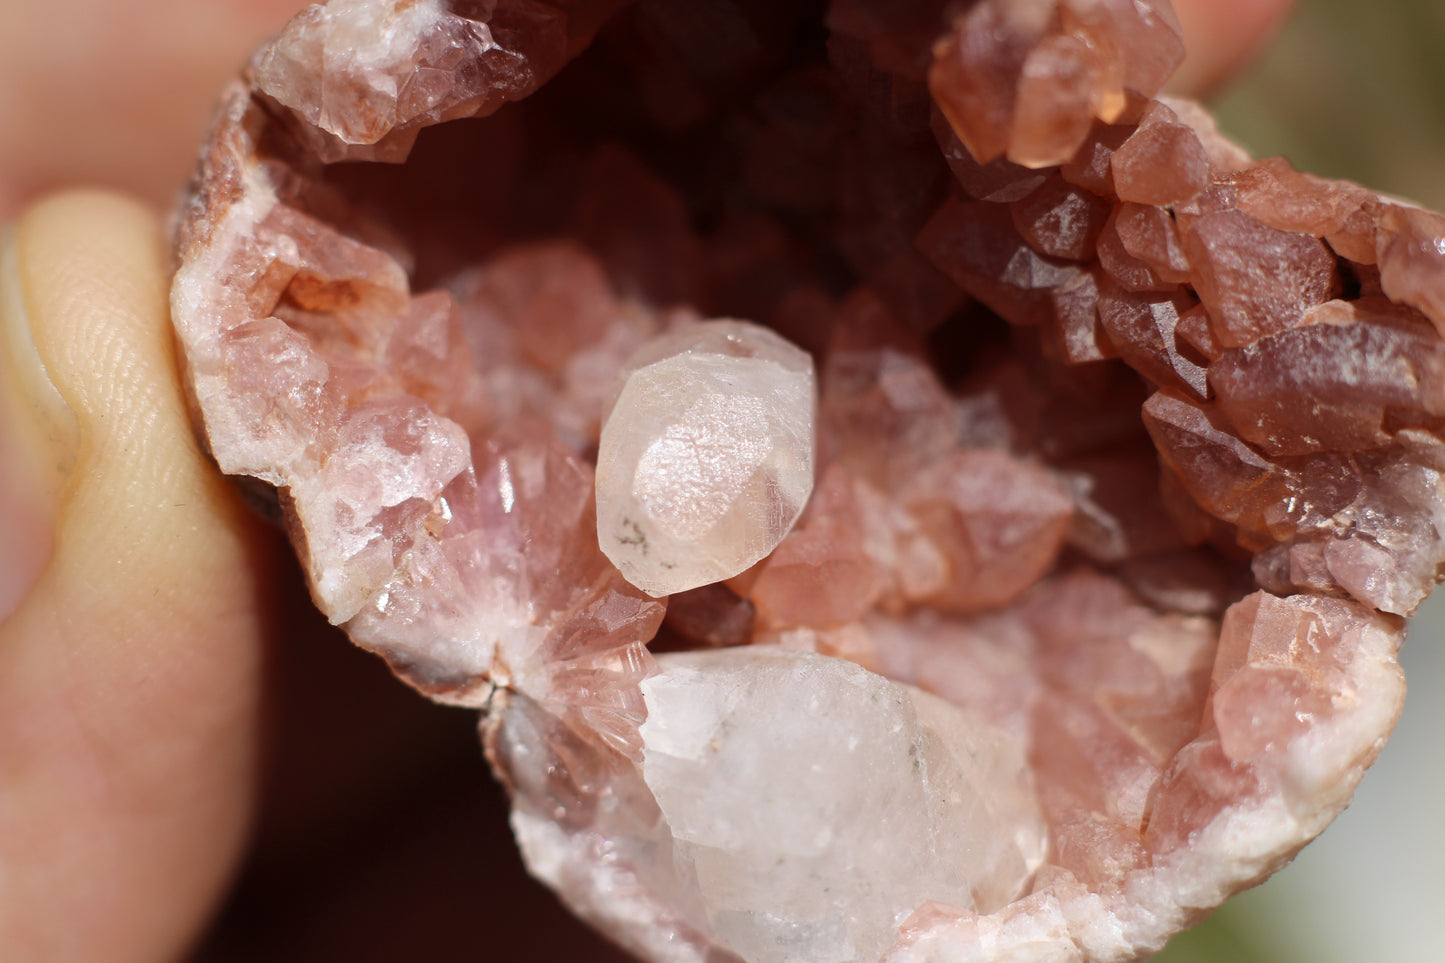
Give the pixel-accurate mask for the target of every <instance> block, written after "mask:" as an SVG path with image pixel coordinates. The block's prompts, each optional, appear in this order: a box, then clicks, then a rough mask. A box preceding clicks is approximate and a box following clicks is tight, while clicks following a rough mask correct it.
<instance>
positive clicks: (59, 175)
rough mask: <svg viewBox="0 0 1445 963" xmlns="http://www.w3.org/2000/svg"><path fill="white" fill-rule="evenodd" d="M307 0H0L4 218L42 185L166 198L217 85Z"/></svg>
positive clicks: (182, 171) (185, 167) (187, 161)
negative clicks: (102, 188)
mask: <svg viewBox="0 0 1445 963" xmlns="http://www.w3.org/2000/svg"><path fill="white" fill-rule="evenodd" d="M305 5H306V3H305V0H229V2H219V3H218V2H209V3H197V2H196V0H46V2H45V3H0V90H3V91H4V92H0V221H4V220H8V219H9V218H10V217H13V216H14V215H15V213H16V212H17V208H16V207H15V206H14V205H16V204H18V203H20V202H22V201H23V200H24V199H25V198H26V197H34V196H36V194H37V193H38V192H39V191H41V190H47V189H54V188H55V187H57V186H61V185H65V184H74V183H85V184H105V185H108V186H113V187H118V188H122V189H124V190H127V191H133V192H137V193H139V194H140V195H141V196H143V197H144V198H146V199H147V200H149V201H151V202H152V203H156V204H169V203H171V201H172V198H173V195H174V192H175V190H176V187H177V185H179V184H181V183H182V182H183V181H184V179H185V177H186V175H187V174H188V173H189V172H190V166H191V164H192V163H193V158H194V156H195V150H196V145H197V144H199V143H200V142H201V135H202V132H203V130H204V128H205V125H206V118H207V116H208V115H209V113H210V110H211V105H212V104H213V103H214V101H215V97H216V92H217V91H218V90H220V88H221V86H222V84H224V83H225V82H226V81H227V80H229V79H230V78H231V77H233V76H235V75H236V73H237V72H238V71H239V70H240V68H241V65H242V63H244V61H245V59H246V57H247V55H248V54H249V53H250V52H251V50H252V49H253V48H255V46H256V45H257V44H258V43H260V41H261V40H262V39H263V38H265V37H266V36H267V35H269V34H271V33H274V32H275V31H277V30H279V29H280V28H281V25H282V24H283V23H285V22H286V19H287V18H288V17H290V16H291V15H292V14H294V13H295V12H296V11H298V10H300V9H301V8H302V7H304V6H305Z"/></svg>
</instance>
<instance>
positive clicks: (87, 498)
mask: <svg viewBox="0 0 1445 963" xmlns="http://www.w3.org/2000/svg"><path fill="white" fill-rule="evenodd" d="M16 243H17V244H18V245H19V262H20V271H19V274H20V277H19V279H18V280H19V283H20V286H21V288H22V292H23V296H24V303H25V309H26V313H27V314H28V316H29V319H30V321H31V328H32V334H33V337H34V342H35V347H36V351H37V353H38V355H39V359H40V363H41V365H42V366H43V367H44V369H45V370H46V371H47V372H48V373H49V375H50V380H51V381H52V383H53V384H54V385H55V387H56V390H57V391H58V392H59V394H60V396H61V398H63V399H64V403H65V404H66V405H67V406H68V407H69V408H70V410H71V411H72V412H73V413H74V415H75V417H76V421H77V425H78V429H79V430H78V432H77V433H76V436H75V448H74V453H75V459H74V467H73V469H72V470H71V471H70V472H69V473H68V474H66V475H63V476H61V477H58V478H57V479H56V482H55V485H54V486H53V488H52V491H51V493H50V494H51V497H52V498H54V499H55V501H56V502H57V503H58V508H57V511H56V520H55V528H56V537H55V545H54V551H53V554H52V556H51V558H50V561H49V564H48V565H47V566H46V568H45V570H44V572H43V573H42V574H41V576H40V578H39V580H38V581H37V583H36V585H35V587H34V589H33V590H32V591H31V593H30V595H29V597H28V598H27V599H26V600H25V602H24V603H23V604H22V605H21V606H20V607H19V608H18V609H17V610H16V611H15V613H14V614H13V615H12V616H11V617H10V618H8V619H7V620H6V621H5V622H4V623H0V767H3V771H4V773H5V775H6V777H7V778H6V779H5V780H4V781H3V782H0V873H4V874H5V875H4V876H0V946H3V947H5V950H6V953H7V955H8V954H9V953H10V952H11V951H12V950H13V949H14V948H20V950H21V952H22V958H27V959H29V958H34V959H47V960H49V959H56V960H70V959H74V960H94V959H106V960H116V961H126V960H150V959H157V958H166V957H170V956H174V955H176V954H178V953H179V952H180V951H181V950H182V949H183V947H184V946H185V945H186V944H187V943H188V942H189V941H190V940H192V939H193V938H194V936H195V933H196V930H197V928H198V927H199V926H200V924H201V923H202V922H203V921H204V919H205V916H206V913H207V910H208V907H209V906H211V905H213V904H214V902H215V900H216V899H217V898H218V897H219V896H220V894H221V893H222V891H223V889H224V886H225V883H226V881H227V879H228V877H229V873H230V870H231V867H232V866H234V864H235V861H236V859H237V858H238V857H239V854H240V852H241V849H242V846H243V843H244V841H245V837H246V833H247V831H248V826H249V820H250V813H251V809H252V805H253V795H254V792H255V790H256V786H257V783H258V779H257V775H256V770H257V766H258V759H257V751H258V750H257V741H258V739H259V713H260V701H261V699H262V687H261V684H260V676H261V670H262V655H263V652H262V647H261V644H260V640H261V639H262V638H263V636H264V635H265V629H266V621H267V614H266V602H265V593H264V586H263V584H262V577H261V575H260V574H259V573H264V572H267V571H271V570H273V569H274V565H273V564H268V563H267V561H265V560H264V556H266V555H268V554H269V553H270V552H274V551H275V550H276V545H275V542H274V539H267V540H264V541H262V540H260V539H258V538H257V537H256V536H255V535H254V534H253V532H252V523H251V520H250V519H249V518H248V517H247V516H246V515H245V514H244V512H243V511H242V510H241V508H240V507H239V505H238V503H237V499H236V497H235V496H234V494H233V493H232V492H231V491H230V489H229V488H228V487H227V486H226V485H225V483H224V482H223V481H222V480H221V479H220V478H219V477H217V476H216V475H215V473H214V472H213V470H211V469H210V468H209V466H207V465H206V464H205V462H204V461H203V460H202V459H201V457H200V453H199V449H198V446H197V444H196V442H195V440H194V438H193V436H192V434H191V427H190V422H189V419H188V417H187V415H186V412H185V407H184V402H183V400H182V396H181V393H180V390H179V387H178V384H179V378H178V377H177V374H176V371H175V357H174V348H173V342H172V339H171V336H170V331H169V328H168V325H167V320H168V311H167V309H166V300H165V287H166V284H165V271H164V261H163V253H162V247H161V240H160V234H159V231H158V229H157V225H156V222H155V218H154V216H153V215H152V214H150V213H149V212H147V211H145V210H144V209H142V208H141V207H139V205H136V204H134V203H132V202H128V201H122V200H119V199H116V198H112V197H107V196H104V195H99V194H88V195H86V194H82V195H74V196H68V197H61V198H58V199H56V200H53V201H50V202H47V203H45V204H42V205H40V206H39V207H37V208H36V209H35V210H33V211H32V212H31V213H30V214H29V215H28V216H27V217H25V218H24V219H23V220H22V221H21V223H20V225H19V228H18V230H17V234H16ZM63 456H64V453H63V452H56V451H53V450H52V451H51V452H48V453H42V454H40V455H38V456H37V457H40V458H45V457H49V458H52V459H54V460H56V461H58V462H63V461H64V460H65V459H64V457H63ZM272 558H274V556H272ZM21 880H23V881H24V883H23V885H21V884H20V881H21ZM77 919H83V920H85V921H86V925H85V926H83V927H77V926H75V925H73V921H74V920H77ZM67 921H71V922H67Z"/></svg>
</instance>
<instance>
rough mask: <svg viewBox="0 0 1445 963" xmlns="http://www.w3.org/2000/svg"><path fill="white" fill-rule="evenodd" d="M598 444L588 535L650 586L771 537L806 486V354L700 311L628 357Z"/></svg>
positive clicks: (792, 514)
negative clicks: (705, 317) (702, 316)
mask: <svg viewBox="0 0 1445 963" xmlns="http://www.w3.org/2000/svg"><path fill="white" fill-rule="evenodd" d="M621 380H622V386H621V389H620V390H619V392H618V395H617V398H616V400H615V401H614V402H613V404H612V410H611V411H610V412H609V413H608V414H607V420H606V423H605V424H604V425H603V427H602V436H601V439H600V441H599V442H598V449H597V538H598V541H599V542H600V543H601V545H602V551H603V553H604V554H606V556H607V557H608V559H610V560H611V562H612V564H614V565H616V566H617V570H618V571H619V572H621V573H622V576H623V577H624V578H626V579H627V581H629V582H631V583H632V584H633V585H635V586H637V587H638V588H640V589H642V590H643V591H644V592H646V593H648V594H649V595H652V596H654V597H661V596H665V595H672V594H674V593H676V592H684V591H686V590H688V589H691V588H697V587H698V586H700V585H709V584H711V583H713V582H720V581H722V580H723V579H727V578H732V577H733V576H734V575H737V574H738V573H740V572H742V571H743V570H744V569H746V568H749V567H750V566H752V565H753V563H755V562H757V561H759V560H760V559H762V558H763V557H764V556H766V555H768V554H769V553H770V552H772V550H773V549H775V548H777V546H778V543H779V542H781V541H782V540H783V536H784V535H786V534H787V533H788V530H789V529H790V528H792V527H793V523H794V522H795V521H797V520H798V515H799V514H800V513H801V512H802V511H803V505H804V504H805V503H806V502H807V501H808V495H809V494H811V493H812V491H813V412H814V408H815V407H816V401H815V399H814V393H815V392H814V387H813V359H812V358H810V357H809V356H808V355H807V354H806V353H805V352H803V351H800V350H799V349H798V348H796V347H794V346H793V345H791V344H789V343H788V342H786V341H784V340H783V339H782V338H780V337H778V335H776V334H775V333H773V332H772V331H769V330H768V329H766V328H760V327H758V326H756V325H751V324H744V323H741V322H738V321H710V322H707V323H706V324H705V325H696V326H689V327H686V328H684V329H683V330H681V331H677V332H674V333H672V334H669V335H665V336H663V337H661V338H658V339H657V340H655V341H652V342H649V343H648V344H647V345H645V346H644V347H643V348H642V349H641V350H640V351H639V352H638V353H637V354H636V355H634V356H633V357H632V358H631V359H629V360H628V362H627V363H626V365H624V367H623V370H622V373H621Z"/></svg>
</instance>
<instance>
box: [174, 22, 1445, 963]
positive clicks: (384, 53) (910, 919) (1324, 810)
mask: <svg viewBox="0 0 1445 963" xmlns="http://www.w3.org/2000/svg"><path fill="white" fill-rule="evenodd" d="M1181 52H1182V45H1181V42H1180V37H1179V28H1178V25H1177V23H1176V21H1175V20H1174V17H1173V14H1172V12H1171V11H1170V9H1169V7H1168V5H1167V3H1166V2H1164V0H1029V2H1025V0H1017V2H1010V0H974V2H963V3H945V2H943V0H916V2H897V0H829V2H827V3H803V2H790V0H778V2H767V3H761V2H759V3H752V2H745V0H736V2H735V0H719V2H716V3H706V4H701V3H699V4H684V3H668V2H661V0H637V2H635V3H631V4H629V3H626V2H624V0H599V2H589V0H547V2H543V0H488V2H485V3H482V2H470V0H419V2H413V0H408V2H397V0H392V2H384V0H334V2H332V3H330V4H327V5H324V6H313V7H310V8H308V9H307V10H306V11H305V12H303V13H302V14H300V15H299V16H298V17H297V18H296V19H295V20H293V21H292V23H291V24H289V25H288V26H287V27H285V28H284V29H283V30H282V31H281V32H280V33H279V34H278V35H277V37H276V38H275V39H274V40H273V41H272V42H271V43H269V44H268V45H267V46H266V47H264V48H263V49H262V50H261V51H259V52H258V53H257V54H256V56H255V58H254V59H253V60H252V61H251V63H250V64H249V65H248V66H247V68H246V69H245V71H244V72H243V74H242V77H241V78H240V79H239V80H238V81H236V82H235V83H234V84H233V85H232V86H231V87H230V88H228V89H227V90H226V91H225V92H224V94H223V96H222V100H221V103H220V106H219V108H218V111H217V114H216V119H215V123H214V126H213V129H212V133H211V136H210V139H209V140H208V141H207V143H206V145H205V147H204V149H203V151H202V154H201V158H200V165H199V169H198V175H197V178H196V180H195V182H194V183H193V185H192V187H191V190H190V192H189V194H188V199H187V202H186V204H185V206H184V207H183V208H182V210H181V211H180V214H179V217H178V221H177V225H176V231H175V252H176V275H175V284H174V289H173V296H172V306H173V314H174V318H175V323H176V329H177V332H178V335H179V339H180V343H181V345H182V348H183V356H184V360H185V366H186V374H187V379H188V383H189V387H190V390H191V395H192V398H193V401H194V404H195V408H196V412H197V414H198V416H199V420H200V422H201V424H202V426H203V428H204V432H205V436H206V439H207V442H208V444H209V447H210V451H211V452H212V453H213V454H214V456H215V458H216V460H217V462H218V463H219V465H220V467H221V469H222V470H224V471H226V472H228V473H232V474H235V475H238V476H249V478H250V479H251V481H250V482H247V484H248V487H249V490H251V491H252V492H253V493H254V494H256V495H258V496H259V499H260V501H261V502H262V503H266V504H269V505H270V506H271V507H272V508H273V509H274V510H275V511H276V513H277V515H278V517H279V518H280V519H281V520H282V521H283V522H284V524H285V525H286V526H287V528H288V530H289V532H290V534H291V536H292V540H293V543H294V544H295V546H296V549H297V552H298V554H299V555H300V557H301V560H302V562H303V566H304V568H305V571H306V573H307V576H308V578H309V581H310V585H311V590H312V594H313V596H314V598H315V600H316V602H317V604H318V605H319V606H320V607H321V609H322V610H323V611H324V612H325V613H326V615H327V616H328V617H329V618H331V619H332V620H333V621H335V622H337V623H339V624H341V625H342V626H344V628H345V629H346V630H347V632H348V633H349V634H350V636H351V638H352V639H354V640H355V641H356V642H357V643H358V644H359V645H362V646H364V647H366V648H367V649H370V650H372V651H374V652H376V653H378V654H379V655H381V656H382V657H383V658H385V659H386V660H387V662H388V663H389V664H390V665H391V666H392V667H393V669H394V670H395V671H396V672H397V674H398V675H400V676H401V677H402V678H404V679H405V680H407V681H408V682H409V683H411V684H412V685H414V686H416V687H417V688H418V689H420V690H422V691H423V692H425V693H427V694H429V695H431V696H432V697H434V698H436V699H439V700H443V701H447V702H452V703H456V704H461V705H468V706H475V707H484V708H485V710H486V712H485V715H484V718H483V722H482V737H483V742H484V745H485V748H486V753H487V756H488V758H489V759H490V760H491V762H492V764H493V765H494V767H495V769H496V772H497V773H498V775H499V777H500V778H501V779H502V780H503V781H504V783H505V784H506V786H507V787H508V789H509V791H510V792H511V795H512V800H513V825H514V828H515V830H516V833H517V837H518V840H519V842H520V844H521V847H522V850H523V853H524V855H525V857H526V859H527V862H528V865H529V867H530V868H531V870H532V872H533V873H534V874H535V875H537V876H538V877H539V878H541V879H543V880H545V881H547V882H548V883H549V884H550V885H552V886H553V887H554V888H555V889H556V890H557V892H558V893H559V895H560V896H561V897H562V899H563V900H564V901H565V902H566V903H567V904H568V905H569V906H571V907H572V908H573V909H574V910H575V911H577V912H578V913H579V914H581V915H582V916H584V917H586V918H588V919H590V920H592V921H593V922H594V923H596V925H597V926H598V927H599V928H601V929H602V930H603V931H604V932H606V933H607V934H608V935H609V936H610V937H611V938H613V939H614V940H616V941H617V942H618V943H619V944H621V945H623V946H625V947H627V948H629V949H630V950H632V951H633V952H635V953H636V954H638V955H639V956H640V957H641V958H644V959H650V960H657V961H677V963H682V961H710V963H723V961H732V960H739V959H741V960H748V961H774V960H777V961H782V960H788V961H799V963H802V961H816V963H840V961H859V963H877V961H884V960H886V961H888V963H924V961H936V963H945V961H948V963H953V961H959V963H961V961H997V963H1002V961H1021V960H1029V961H1061V963H1062V961H1084V960H1094V961H1122V960H1129V959H1137V958H1140V957H1143V956H1147V955H1148V954H1149V953H1151V952H1153V951H1155V950H1157V949H1158V948H1159V947H1160V946H1162V945H1163V943H1164V942H1165V941H1166V940H1167V939H1168V938H1169V936H1170V935H1171V934H1173V933H1175V932H1177V931H1178V930H1180V929H1182V928H1183V927H1185V926H1188V925H1190V924H1191V923H1193V922H1195V921H1197V920H1198V919H1200V918H1201V917H1202V916H1203V915H1204V914H1206V913H1208V912H1209V910H1210V909H1212V908H1213V907H1215V906H1217V905H1218V904H1219V903H1220V902H1221V901H1223V900H1224V899H1225V898H1227V897H1228V896H1229V895H1230V894H1231V893H1234V892H1236V891H1238V890H1240V889H1242V888H1244V887H1247V886H1250V885H1253V884H1254V883H1257V882H1259V881H1260V880H1262V879H1264V878H1265V877H1267V876H1268V875H1269V874H1270V873H1272V872H1274V871H1275V870H1276V869H1278V868H1279V867H1280V866H1281V865H1283V864H1284V863H1285V862H1287V861H1288V860H1289V859H1290V858H1291V857H1292V855H1293V854H1294V853H1295V852H1296V851H1297V850H1298V849H1299V847H1301V846H1302V845H1304V844H1305V843H1306V842H1308V841H1309V840H1310V839H1311V838H1313V837H1314V836H1315V835H1316V834H1317V833H1319V832H1320V831H1321V830H1322V829H1323V828H1324V827H1325V826H1326V825H1327V824H1328V823H1329V822H1330V820H1331V819H1333V818H1334V816H1335V815H1337V814H1338V813H1339V812H1340V811H1341V810H1342V809H1343V808H1344V807H1345V806H1346V805H1347V804H1348V802H1349V799H1350V796H1351V794H1352V792H1353V790H1354V787H1355V785H1356V784H1357V782H1358V781H1359V779H1360V778H1361V776H1362V774H1363V772H1364V770H1365V768H1366V767H1367V766H1368V765H1369V764H1370V763H1371V761H1373V759H1374V758H1375V755H1376V754H1377V753H1378V752H1379V750H1380V747H1381V745H1382V744H1383V742H1384V740H1385V738H1386V737H1387V735H1388V734H1389V732H1390V729H1391V727H1392V726H1393V724H1394V721H1395V719H1396V718H1397V716H1398V713H1399V710H1400V705H1401V700H1402V699H1403V695H1404V684H1403V679H1402V676H1401V673H1400V670H1399V666H1398V664H1397V662H1396V659H1395V654H1396V650H1397V649H1398V647H1399V645H1400V643H1401V641H1402V639H1403V634H1404V628H1405V622H1404V616H1406V615H1408V614H1409V613H1410V612H1412V611H1413V610H1414V609H1415V607H1416V606H1417V605H1418V604H1419V603H1420V602H1421V600H1422V599H1423V598H1424V597H1425V596H1426V595H1427V594H1428V593H1429V591H1430V590H1431V589H1432V588H1433V586H1434V585H1435V583H1436V581H1437V580H1438V578H1439V577H1440V573H1441V570H1442V565H1445V537H1442V532H1445V498H1442V489H1441V471H1442V469H1445V441H1442V429H1445V340H1442V334H1441V332H1442V331H1445V218H1442V217H1440V216H1439V215H1436V214H1432V213H1430V212H1427V211H1423V210H1420V209H1418V208H1416V207H1412V206H1410V205H1408V204H1405V203H1403V202H1400V201H1397V200H1393V199H1388V198H1384V197H1381V196H1378V195H1376V194H1373V193H1371V192H1370V191H1367V190H1365V189H1363V188H1359V187H1356V186H1354V185H1350V184H1345V183H1340V182H1332V181H1324V180H1320V179H1318V178H1314V177H1311V176H1309V175H1307V174H1302V173H1299V172H1297V171H1295V170H1293V169H1292V168H1291V167H1290V166H1289V165H1288V164H1287V163H1286V162H1285V161H1283V160H1281V159H1278V158H1276V159H1270V160H1264V161H1259V162H1255V161H1252V160H1251V159H1250V158H1249V157H1248V156H1247V155H1246V154H1245V153H1244V151H1242V150H1241V149H1240V148H1239V147H1237V146H1236V145H1234V144H1232V143H1231V142H1229V141H1228V140H1227V139H1225V138H1223V137H1222V136H1221V135H1220V134H1219V133H1218V131H1217V130H1216V129H1215V128H1214V126H1213V124H1212V122H1211V121H1210V119H1209V118H1208V116H1207V115H1206V114H1205V113H1204V112H1203V111H1202V110H1201V109H1200V108H1199V107H1198V106H1197V105H1195V104H1192V103H1189V102H1187V101H1181V100H1173V99H1169V98H1164V97H1160V96H1158V91H1159V89H1160V85H1161V84H1162V83H1163V82H1164V80H1165V78H1166V77H1167V76H1168V75H1169V73H1170V71H1171V70H1172V69H1173V68H1174V66H1175V65H1176V64H1177V62H1178V60H1179V57H1180V56H1181ZM703 318H722V319H739V320H731V321H721V322H719V321H712V322H704V321H701V319H703ZM815 406H816V407H815ZM644 546H645V550H644ZM664 549H665V551H664Z"/></svg>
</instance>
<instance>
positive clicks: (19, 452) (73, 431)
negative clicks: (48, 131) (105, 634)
mask: <svg viewBox="0 0 1445 963" xmlns="http://www.w3.org/2000/svg"><path fill="white" fill-rule="evenodd" d="M20 259H21V253H20V250H19V243H18V241H17V239H16V230H15V228H14V226H13V225H11V226H9V227H6V228H4V229H3V230H0V619H3V618H5V617H6V616H8V615H9V614H10V613H11V612H13V611H14V610H15V608H16V607H17V606H18V605H19V604H20V601H21V600H22V599H24V597H25V595H26V593H28V592H29V591H30V587H31V586H32V585H33V584H34V583H35V580H36V578H38V577H39V575H40V573H41V571H42V570H43V569H44V568H45V563H46V562H47V561H48V560H49V558H50V550H51V543H52V539H53V532H54V521H55V513H56V506H57V504H58V499H59V494H60V487H61V485H62V484H63V483H64V479H65V478H66V476H67V475H68V474H69V473H70V471H71V469H72V468H73V467H74V460H75V453H76V450H77V441H78V435H79V427H78V424H77V422H76V419H75V416H74V414H73V413H72V412H71V411H70V408H69V407H68V406H67V405H66V404H65V401H64V399H62V398H61V396H60V392H58V391H57V390H56V389H55V385H54V384H52V383H51V380H50V376H49V375H48V374H47V373H46V370H45V364H44V362H43V361H42V359H41V357H40V352H39V350H38V349H37V348H36V345H35V339H34V337H32V335H31V328H30V321H29V315H28V312H27V310H26V306H25V290H24V278H23V274H22V272H21V261H20Z"/></svg>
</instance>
